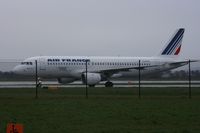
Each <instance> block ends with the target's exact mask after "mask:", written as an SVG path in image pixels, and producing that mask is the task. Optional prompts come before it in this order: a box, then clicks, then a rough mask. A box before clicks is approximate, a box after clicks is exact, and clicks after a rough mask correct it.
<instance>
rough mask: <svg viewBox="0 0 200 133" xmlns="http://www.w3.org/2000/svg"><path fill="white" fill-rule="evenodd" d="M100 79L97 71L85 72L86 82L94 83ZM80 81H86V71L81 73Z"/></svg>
mask: <svg viewBox="0 0 200 133" xmlns="http://www.w3.org/2000/svg"><path fill="white" fill-rule="evenodd" d="M100 81H102V78H101V75H100V74H99V73H87V84H88V85H96V84H98V83H99V82H100ZM82 82H83V83H84V84H85V83H86V73H83V74H82Z"/></svg>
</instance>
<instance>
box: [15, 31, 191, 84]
mask: <svg viewBox="0 0 200 133" xmlns="http://www.w3.org/2000/svg"><path fill="white" fill-rule="evenodd" d="M184 31H185V29H184V28H179V29H177V30H176V32H175V34H174V35H173V36H172V38H171V39H170V40H169V42H168V43H167V44H166V45H165V47H164V48H163V49H162V50H161V52H160V53H159V54H158V55H156V56H152V57H104V56H101V57H98V56H96V57H95V56H93V57H90V56H36V57H31V58H27V59H25V60H24V61H23V62H21V64H20V65H17V66H16V67H15V68H14V69H13V72H14V73H16V74H20V75H28V76H35V73H36V62H37V72H38V76H39V77H40V78H56V79H57V80H58V82H59V83H61V84H68V83H72V82H74V81H77V80H82V83H83V84H86V83H87V85H89V86H95V85H96V84H98V83H100V82H101V81H106V82H105V87H113V82H112V81H111V80H113V79H120V78H123V79H124V78H126V79H131V78H132V77H135V76H137V75H138V70H139V69H140V70H141V74H142V75H149V74H155V73H158V72H165V71H168V70H171V69H175V68H178V67H181V66H184V65H187V64H188V60H181V59H179V58H178V55H179V53H180V51H181V45H182V39H183V34H184Z"/></svg>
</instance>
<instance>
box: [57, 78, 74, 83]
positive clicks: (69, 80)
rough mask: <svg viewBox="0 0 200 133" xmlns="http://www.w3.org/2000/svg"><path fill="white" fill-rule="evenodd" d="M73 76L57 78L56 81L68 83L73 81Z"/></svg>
mask: <svg viewBox="0 0 200 133" xmlns="http://www.w3.org/2000/svg"><path fill="white" fill-rule="evenodd" d="M74 81H75V79H74V78H58V83H60V84H68V83H72V82H74Z"/></svg>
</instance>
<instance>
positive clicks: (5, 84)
mask: <svg viewBox="0 0 200 133" xmlns="http://www.w3.org/2000/svg"><path fill="white" fill-rule="evenodd" d="M104 83H105V82H101V83H100V84H98V85H96V86H95V87H104ZM113 83H114V87H138V81H113ZM35 86H36V85H35V82H34V81H1V82H0V88H33V87H35ZM42 86H43V87H50V86H51V87H52V86H54V87H55V86H56V87H85V85H84V84H82V82H81V81H76V82H73V83H70V84H59V83H58V82H56V81H44V82H42ZM188 86H189V81H141V87H161V88H162V87H188ZM191 87H200V81H192V82H191Z"/></svg>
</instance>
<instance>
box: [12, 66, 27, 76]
mask: <svg viewBox="0 0 200 133" xmlns="http://www.w3.org/2000/svg"><path fill="white" fill-rule="evenodd" d="M12 72H13V73H14V74H23V72H24V71H23V69H22V67H21V66H20V65H18V66H16V67H14V68H13V70H12Z"/></svg>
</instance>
